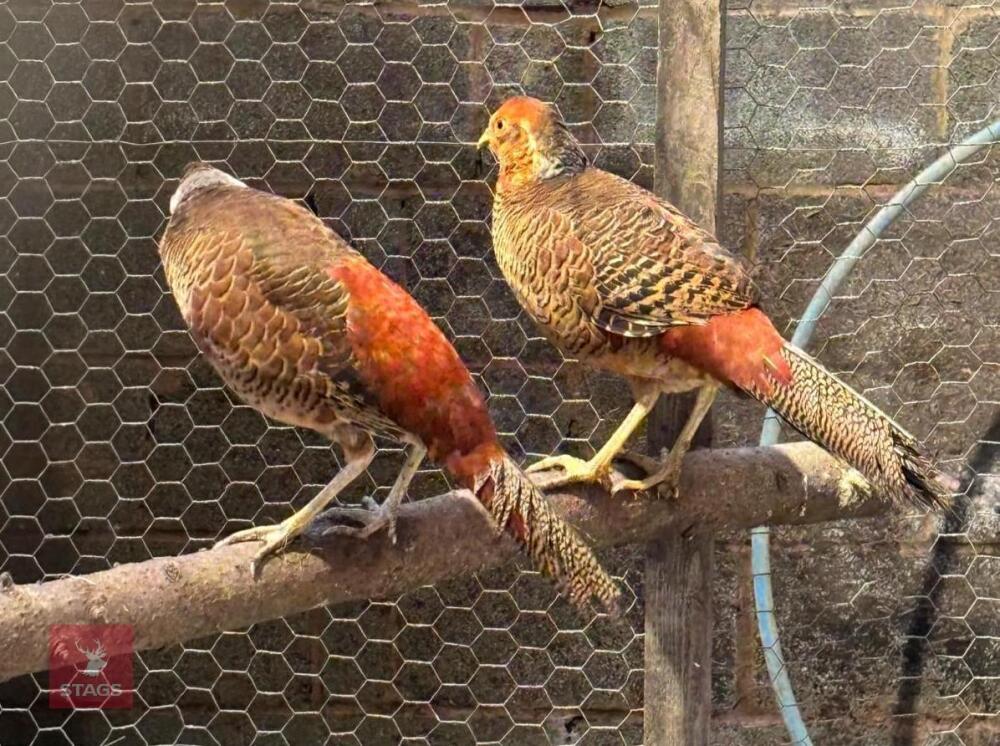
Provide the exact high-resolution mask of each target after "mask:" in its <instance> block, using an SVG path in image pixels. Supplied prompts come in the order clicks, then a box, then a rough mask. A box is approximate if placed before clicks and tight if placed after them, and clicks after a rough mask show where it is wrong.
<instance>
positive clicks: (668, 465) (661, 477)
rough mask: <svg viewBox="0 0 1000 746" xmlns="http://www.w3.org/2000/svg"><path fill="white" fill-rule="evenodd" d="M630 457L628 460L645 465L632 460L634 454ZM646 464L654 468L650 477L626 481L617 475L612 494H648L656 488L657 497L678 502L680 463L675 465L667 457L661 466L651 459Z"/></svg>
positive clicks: (644, 459)
mask: <svg viewBox="0 0 1000 746" xmlns="http://www.w3.org/2000/svg"><path fill="white" fill-rule="evenodd" d="M629 456H630V458H628V459H627V460H629V461H632V462H633V463H636V464H638V465H643V464H641V463H639V462H638V461H637V460H634V459H633V458H631V457H632V456H634V454H629ZM643 461H646V457H643ZM646 463H647V464H650V465H652V466H653V468H651V469H648V470H647V471H648V472H649V476H648V477H645V478H644V479H625V478H624V477H621V476H620V475H617V478H616V479H615V481H614V483H613V484H612V485H611V494H612V495H615V494H617V493H619V492H625V491H634V492H646V491H649V490H652V489H653V488H654V487H656V488H657V489H656V493H655V496H656V497H661V498H666V499H669V500H676V499H677V496H678V494H679V487H680V476H681V465H680V463H674V461H673V460H672V459H671V458H670V456H667V458H666V460H665V461H664V462H662V463H659V464H657V463H656V462H655V461H653V460H652V459H649V460H648V461H646Z"/></svg>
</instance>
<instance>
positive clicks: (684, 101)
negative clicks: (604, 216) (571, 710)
mask: <svg viewBox="0 0 1000 746" xmlns="http://www.w3.org/2000/svg"><path fill="white" fill-rule="evenodd" d="M724 13H725V7H724V0H660V10H659V30H660V45H659V46H660V49H659V64H658V68H657V90H658V100H657V125H656V162H655V169H656V191H657V193H658V194H660V195H661V196H664V197H666V198H667V199H669V200H670V201H671V202H673V203H674V204H675V205H677V206H678V207H679V208H680V209H681V210H682V211H683V212H685V213H686V214H687V215H689V216H690V217H691V218H693V219H694V220H696V221H697V222H698V223H700V224H701V225H702V226H704V227H705V228H708V229H709V230H712V229H714V228H715V211H716V205H717V202H718V196H719V151H720V142H721V129H722V116H721V112H722V97H721V91H722V87H721V80H722V62H723V49H724V44H723V29H724V26H725V24H724V21H723V19H724ZM692 401H693V399H692V397H691V395H686V396H672V397H662V398H661V400H660V402H659V403H658V404H657V407H656V409H655V410H654V411H653V413H652V415H651V416H650V419H649V422H648V426H647V440H648V442H649V447H650V449H651V451H652V452H653V453H659V452H660V450H661V449H662V448H663V447H665V446H669V445H670V444H671V443H673V441H674V438H675V437H676V435H677V433H678V432H679V430H680V428H681V426H682V425H683V423H684V421H685V419H686V418H687V415H688V413H689V412H690V408H691V404H692ZM711 432H712V425H711V415H709V417H706V418H705V422H704V423H703V425H702V428H701V429H700V430H699V432H698V437H697V438H696V439H695V443H694V445H695V446H706V445H709V444H710V442H711V438H712V435H711ZM712 550H713V537H712V534H711V533H710V532H708V531H702V530H700V529H699V527H697V526H695V527H693V528H692V529H691V530H690V531H688V532H686V533H685V534H683V535H675V536H672V537H668V538H665V539H660V540H658V541H654V542H651V543H650V544H648V545H647V546H646V553H645V554H646V569H645V580H644V584H645V596H646V620H645V630H646V651H645V669H646V674H645V696H644V702H645V712H644V731H645V739H644V741H645V744H646V746H707V744H708V742H709V730H710V722H711V714H712V574H713V573H712Z"/></svg>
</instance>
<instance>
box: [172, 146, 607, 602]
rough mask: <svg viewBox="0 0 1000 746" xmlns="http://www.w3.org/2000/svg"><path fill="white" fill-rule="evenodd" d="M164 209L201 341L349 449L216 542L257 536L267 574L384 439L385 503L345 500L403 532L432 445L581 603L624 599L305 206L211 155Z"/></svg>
mask: <svg viewBox="0 0 1000 746" xmlns="http://www.w3.org/2000/svg"><path fill="white" fill-rule="evenodd" d="M170 211H171V217H170V223H169V225H168V226H167V230H166V233H165V234H164V236H163V239H162V241H161V244H160V255H161V257H162V259H163V266H164V269H165V270H166V277H167V281H168V283H169V285H170V288H171V290H172V291H173V293H174V297H175V298H176V300H177V304H178V306H179V307H180V310H181V313H182V314H183V316H184V319H185V320H186V322H187V324H188V325H189V327H190V329H191V333H192V335H193V336H194V339H195V341H196V342H197V344H198V346H199V348H200V349H201V350H202V352H203V353H204V354H205V356H206V357H207V358H208V360H209V361H211V363H212V365H213V366H214V367H215V369H216V370H217V371H218V373H219V374H220V375H221V376H222V378H223V380H224V381H225V382H226V383H227V384H228V385H229V386H230V387H231V388H232V390H233V391H235V392H236V394H238V395H239V396H240V397H241V398H242V399H244V400H245V401H247V402H248V403H249V404H250V405H252V406H254V407H256V408H257V409H258V410H260V411H261V412H263V413H264V414H266V415H268V416H270V417H273V418H275V419H277V420H281V421H282V422H286V423H289V424H292V425H297V426H300V427H305V428H310V429H312V430H315V431H316V432H318V433H320V434H322V435H324V436H326V437H327V438H329V439H330V440H331V441H333V442H334V443H336V444H339V445H340V447H341V448H342V450H343V452H344V457H345V465H344V468H343V469H342V470H341V471H340V472H339V473H338V474H337V475H336V476H335V477H334V478H333V480H332V481H331V482H330V483H329V485H327V486H326V487H325V488H323V489H322V490H321V491H320V492H319V494H317V495H316V497H314V498H313V499H312V501H311V502H309V503H308V504H307V505H306V506H305V507H304V508H302V509H301V510H299V511H298V512H297V513H295V514H294V515H292V516H291V517H289V518H288V519H286V520H285V521H283V522H282V523H280V524H278V525H276V526H263V527H258V528H251V529H247V530H245V531H240V532H238V533H236V534H233V535H232V536H230V537H228V538H227V539H225V540H224V541H223V542H221V543H222V544H228V543H231V542H240V541H263V542H264V546H263V548H262V549H261V550H260V552H259V553H258V554H257V557H256V559H255V561H254V569H255V571H256V570H257V569H259V566H260V563H261V562H262V561H263V560H264V559H265V558H266V557H267V556H268V555H269V554H272V553H274V552H276V551H278V550H280V549H281V548H283V547H284V546H285V545H286V544H287V542H288V541H289V540H290V539H291V538H293V537H294V536H296V535H297V534H299V533H300V532H301V531H302V530H303V529H304V528H305V527H306V525H307V524H308V523H309V522H310V521H311V520H312V518H313V517H314V516H316V515H317V514H318V513H319V512H320V511H321V510H323V508H324V507H326V506H327V505H328V504H329V503H330V501H332V500H333V499H334V498H335V497H336V496H337V494H338V493H339V492H341V491H342V490H343V489H344V488H345V487H346V486H347V485H348V484H349V483H351V482H352V481H353V480H354V479H355V478H357V477H358V476H359V475H360V474H362V473H363V472H364V471H365V469H366V468H367V466H368V464H369V463H370V462H371V461H372V459H373V457H374V455H375V446H374V443H373V440H372V436H373V435H382V436H388V437H390V438H394V439H396V440H398V441H401V442H402V443H404V444H405V445H406V446H408V448H409V453H408V457H407V459H406V462H405V464H404V466H403V468H402V470H401V471H400V473H399V476H398V477H397V478H396V481H395V484H394V485H393V487H392V489H391V491H390V492H389V495H388V497H387V498H386V500H385V503H384V504H383V505H382V507H381V508H378V509H377V510H371V511H363V510H356V509H355V510H353V511H352V510H350V509H347V512H348V514H349V515H351V516H352V517H354V518H356V519H358V520H360V521H361V522H362V523H363V524H364V525H363V526H362V527H361V528H359V529H356V531H357V533H359V534H360V535H361V536H370V535H371V534H372V533H374V532H375V531H377V530H379V529H381V528H383V527H388V529H389V531H390V534H393V533H394V517H395V511H396V508H397V507H398V505H399V503H400V502H401V501H402V499H403V497H404V496H405V494H406V489H407V486H408V484H409V482H410V480H411V478H412V477H413V475H414V474H415V473H416V471H417V469H418V468H419V466H420V463H421V462H422V460H423V458H424V455H425V454H429V455H430V457H431V458H432V459H434V460H435V461H437V462H438V463H440V464H442V465H443V466H444V467H445V468H446V469H447V470H448V471H449V472H450V473H451V474H452V475H453V476H454V477H455V478H456V480H457V481H458V482H459V483H460V484H461V485H462V486H464V487H466V488H468V489H470V490H472V491H473V492H474V493H475V495H476V497H477V498H478V499H479V500H480V501H481V502H482V503H483V505H484V506H485V507H486V508H487V510H488V512H489V513H490V515H491V516H492V518H493V520H494V521H495V522H496V524H497V525H498V526H499V527H500V529H501V530H506V532H507V533H508V534H509V535H511V536H512V537H513V538H514V539H515V540H516V541H518V542H519V543H520V544H521V545H522V546H523V547H524V548H525V549H526V550H527V552H528V553H529V554H530V556H531V557H532V559H533V560H534V562H535V564H536V565H537V566H538V567H539V569H541V570H542V571H544V572H546V573H548V574H551V575H553V576H555V577H556V578H558V579H559V580H560V581H561V582H562V583H563V584H564V586H565V588H566V590H567V592H568V594H569V595H570V596H571V597H572V598H573V600H574V601H576V602H584V601H585V600H587V599H589V598H590V597H591V596H594V597H596V598H597V599H599V600H600V601H601V602H603V603H604V604H606V605H608V606H613V605H614V604H615V603H616V601H617V598H618V588H617V586H616V585H615V583H614V582H613V581H612V579H611V578H610V577H609V576H608V575H607V574H606V573H605V572H604V570H603V569H602V568H601V566H600V564H599V563H598V561H597V559H596V558H595V557H594V555H593V553H592V552H591V551H590V549H589V547H587V545H586V544H584V543H583V541H581V539H580V538H579V537H578V536H577V535H576V533H575V532H574V531H573V530H572V529H571V528H570V527H569V526H568V525H566V524H565V523H564V522H563V521H562V520H560V519H559V517H558V516H556V514H555V513H553V512H552V510H551V509H550V508H549V507H548V505H547V504H546V502H545V499H544V498H543V497H542V496H541V494H540V493H539V492H538V490H537V489H536V488H535V487H534V486H533V485H532V483H531V481H530V480H529V479H528V478H527V477H526V476H524V474H523V472H522V471H521V470H520V469H519V468H518V467H517V465H516V464H515V463H514V462H513V461H512V460H511V459H510V457H509V456H508V455H507V454H506V453H505V452H504V450H503V448H502V447H501V446H500V443H499V442H498V440H497V434H496V431H495V429H494V426H493V422H492V421H491V419H490V416H489V413H488V412H487V409H486V405H485V403H484V401H483V398H482V396H481V395H480V392H479V390H478V389H477V388H476V386H475V384H474V383H473V381H472V378H471V376H470V375H469V372H468V370H467V369H466V368H465V366H464V365H463V364H462V361H461V360H460V359H459V357H458V354H457V353H456V352H455V349H454V348H453V347H452V345H451V344H450V343H449V342H448V340H447V339H446V338H445V336H444V334H443V333H442V332H441V331H440V329H438V327H437V326H436V325H435V324H434V322H433V321H432V320H431V319H430V317H429V316H428V315H427V313H426V312H425V311H424V310H423V309H422V308H421V307H420V306H419V305H418V304H417V302H416V301H415V300H413V298H411V297H410V296H409V295H408V294H407V293H406V291H404V290H403V289H402V288H401V287H399V286H398V285H396V284H395V283H393V282H392V281H391V280H389V278H387V277H386V276H385V275H383V274H382V273H381V272H379V271H378V270H377V269H376V268H375V267H373V266H372V265H371V264H369V263H368V262H367V261H366V260H365V259H364V257H362V256H361V255H360V254H359V253H358V252H356V251H354V250H353V249H352V248H351V247H350V246H349V245H348V244H347V243H346V242H344V241H343V240H342V239H341V238H340V237H339V236H337V235H336V234H335V233H334V232H333V231H331V230H330V229H329V228H327V227H326V226H325V225H324V224H323V223H322V221H320V220H319V219H318V218H316V217H315V216H314V215H313V214H312V213H310V212H309V211H308V210H306V209H305V208H303V207H301V206H299V205H297V204H295V203H294V202H291V201H290V200H287V199H283V198H280V197H276V196H274V195H270V194H266V193H263V192H259V191H256V190H254V189H250V188H248V187H247V186H246V185H245V184H243V183H242V182H240V181H238V180H237V179H235V178H233V177H232V176H229V175H228V174H225V173H223V172H222V171H219V170H218V169H215V168H213V167H211V166H208V165H206V164H201V163H195V164H192V165H191V166H189V167H188V169H187V170H186V172H185V175H184V178H183V180H182V181H181V183H180V186H179V187H178V189H177V191H176V193H175V194H174V195H173V198H172V199H171V202H170ZM341 528H347V527H341Z"/></svg>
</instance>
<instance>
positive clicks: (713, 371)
mask: <svg viewBox="0 0 1000 746" xmlns="http://www.w3.org/2000/svg"><path fill="white" fill-rule="evenodd" d="M479 145H480V147H482V146H484V145H489V147H490V150H491V151H492V152H493V154H494V156H495V157H496V158H497V160H498V162H499V166H500V175H499V179H498V181H497V188H496V197H495V201H494V204H493V246H494V249H495V251H496V256H497V261H498V263H499V265H500V269H501V270H502V271H503V273H504V275H505V277H506V278H507V280H508V282H509V283H510V285H511V287H512V288H513V290H514V293H515V295H516V296H517V298H518V300H519V301H520V303H521V305H522V306H523V307H524V308H525V310H526V311H527V312H528V314H529V315H530V316H531V317H532V318H534V320H535V321H536V322H537V323H538V324H539V325H540V326H541V328H542V330H543V331H544V333H545V334H546V335H547V336H548V337H549V339H550V340H552V341H553V342H554V343H555V344H556V345H557V346H558V347H559V348H561V349H562V350H563V351H564V352H566V353H567V354H569V355H571V356H573V357H576V358H579V359H581V360H583V361H584V362H586V363H587V364H589V365H591V366H593V367H595V368H601V369H604V370H609V371H613V372H615V373H618V374H620V375H623V376H625V377H626V378H627V379H628V381H629V383H630V384H631V386H632V389H633V392H634V394H635V399H636V403H635V406H634V407H633V408H632V410H631V412H629V414H628V416H627V417H626V418H625V420H624V422H622V424H621V425H620V426H619V428H618V429H617V430H616V431H615V433H614V434H613V435H612V436H611V438H609V439H608V441H607V443H605V444H604V446H603V447H602V448H601V449H600V450H599V451H598V452H597V454H596V455H595V456H594V457H593V458H591V459H590V460H589V461H583V460H581V459H577V458H574V457H571V456H567V455H562V456H554V457H550V458H546V459H543V460H541V461H540V462H538V463H536V464H534V465H533V466H532V467H530V468H529V469H528V471H529V472H531V471H540V470H545V469H553V468H556V467H558V468H561V473H558V474H557V475H556V477H555V478H552V479H548V480H546V482H545V483H546V485H547V486H548V485H554V484H561V483H566V482H572V481H604V482H607V481H608V479H609V475H610V471H611V462H612V459H613V458H614V457H615V456H616V455H617V454H618V453H619V451H621V449H622V448H623V446H624V445H625V442H626V441H627V440H628V438H629V436H630V435H631V434H632V433H633V431H634V430H635V429H636V427H637V426H638V425H639V424H640V423H641V422H642V420H643V419H644V418H645V416H646V415H647V414H648V413H649V411H650V409H652V407H653V404H654V403H655V402H656V399H657V397H658V396H659V394H660V393H677V392H683V391H689V390H693V389H698V396H697V400H696V404H695V407H694V410H693V412H692V413H691V415H690V417H689V419H688V421H687V423H686V424H685V426H684V427H683V429H682V432H681V433H680V436H679V437H678V438H677V441H676V443H675V444H674V447H673V448H672V449H671V451H670V453H669V455H668V456H667V457H666V459H665V461H664V462H663V463H662V464H661V465H660V466H659V467H658V468H657V469H656V470H655V471H654V472H653V473H652V474H650V475H649V476H648V477H647V478H645V479H640V480H620V481H617V482H616V483H615V484H614V485H611V487H612V489H613V490H616V491H617V490H620V489H648V488H650V487H653V486H655V485H658V484H661V483H662V484H663V486H664V487H665V488H666V489H667V490H668V491H669V492H671V493H675V492H676V488H677V479H678V475H679V473H680V466H681V460H682V458H683V456H684V454H685V452H686V451H687V449H688V448H689V447H690V444H691V440H692V438H693V436H694V434H695V432H696V430H697V429H698V425H699V424H700V422H701V420H702V418H703V417H704V416H705V414H706V413H707V412H708V410H709V408H710V407H711V405H712V400H713V399H714V397H715V394H716V391H717V390H718V388H719V387H720V386H722V385H725V386H729V387H732V388H735V389H737V390H740V391H743V392H745V393H747V394H749V395H751V396H753V397H755V398H757V399H759V400H760V401H762V402H764V403H765V404H767V405H768V406H770V407H772V408H774V409H775V410H776V411H777V412H778V413H779V414H780V415H781V416H782V418H784V420H785V421H786V422H788V423H789V424H790V425H792V427H794V428H795V429H797V430H798V431H799V432H801V433H802V434H803V435H805V436H806V437H807V438H809V439H810V440H812V441H815V442H816V443H818V444H820V445H822V446H823V447H824V448H826V449H827V450H829V451H830V452H831V453H833V454H835V455H837V456H839V457H840V458H842V459H843V460H844V461H846V462H847V463H848V464H850V465H851V466H853V467H854V468H856V469H857V470H858V471H859V472H861V474H863V475H864V476H865V477H866V478H867V480H868V481H869V482H871V483H872V484H873V485H874V486H875V487H876V488H877V489H878V490H880V491H881V492H882V493H884V494H886V495H887V496H891V497H892V498H894V499H897V500H901V501H909V502H915V503H920V504H925V505H940V504H941V503H942V502H943V501H944V499H945V495H946V491H945V488H944V485H943V484H942V483H941V481H943V480H945V478H944V477H943V476H942V475H941V474H940V473H939V472H937V471H936V469H935V468H934V467H933V465H932V464H931V462H930V460H929V459H928V458H927V457H926V456H925V455H924V454H923V452H922V450H921V448H920V446H919V444H918V443H917V442H916V440H915V439H914V438H913V437H912V436H910V435H909V434H907V433H906V432H905V431H904V430H902V429H901V428H900V427H899V426H898V425H896V423H894V422H893V421H892V420H891V419H890V418H889V417H888V416H886V415H885V414H884V413H882V412H880V411H879V410H878V409H877V408H876V407H875V406H873V405H872V404H871V403H870V402H868V401H866V400H865V399H864V398H863V397H862V396H861V395H860V394H858V393H857V392H855V391H854V390H852V389H851V388H850V387H848V386H847V385H845V384H844V383H842V382H841V381H839V380H838V379H837V378H836V377H834V376H833V375H832V374H831V373H829V372H828V371H827V370H825V369H824V368H823V367H822V366H821V365H820V364H819V363H817V362H816V361H815V360H813V359H812V358H810V357H809V356H808V355H806V354H805V353H804V352H803V351H802V350H799V349H797V348H795V347H793V346H792V345H790V344H788V343H787V342H785V340H784V339H782V337H781V335H779V334H778V332H777V331H776V330H775V328H774V326H773V325H772V324H771V321H770V320H769V319H768V317H767V316H766V315H765V314H764V313H763V312H762V311H761V310H760V309H759V308H758V307H757V301H758V294H757V290H756V288H755V287H754V284H753V282H752V280H751V277H750V272H749V268H748V266H747V264H746V263H745V262H744V261H743V260H742V259H741V258H740V257H738V256H735V255H734V254H731V253H730V252H729V251H727V250H726V249H724V248H723V247H722V246H720V245H719V244H718V243H717V242H716V240H715V238H714V237H713V236H711V235H710V234H709V233H707V232H706V231H704V230H701V229H700V228H699V227H698V226H697V225H695V224H694V223H693V222H692V221H690V220H689V219H688V218H686V217H685V216H684V215H682V214H681V213H680V212H679V211H678V210H677V209H676V208H675V207H673V206H672V205H671V204H670V203H669V202H666V201H665V200H662V199H660V198H658V197H656V196H655V195H653V194H651V193H650V192H648V191H646V190H645V189H642V188H641V187H639V186H636V185H635V184H633V183H631V182H629V181H627V180H625V179H621V178H619V177H617V176H615V175H613V174H610V173H608V172H606V171H602V170H601V169H598V168H594V167H593V166H591V165H589V164H588V162H587V158H586V156H585V155H584V152H583V150H581V148H580V146H579V145H578V143H577V142H576V140H575V139H574V138H573V136H572V135H571V134H570V132H569V130H568V129H567V128H566V125H565V124H564V123H563V122H562V121H560V119H559V117H558V115H557V113H556V112H555V111H554V110H553V108H552V107H551V106H549V105H547V104H544V103H542V102H541V101H538V100H536V99H533V98H523V97H517V98H512V99H509V100H508V101H507V102H505V103H504V104H503V105H502V106H501V107H500V108H499V109H498V110H497V111H496V112H495V113H494V114H493V116H492V117H491V118H490V122H489V127H488V128H487V130H486V131H485V132H484V133H483V136H482V137H481V138H480V141H479Z"/></svg>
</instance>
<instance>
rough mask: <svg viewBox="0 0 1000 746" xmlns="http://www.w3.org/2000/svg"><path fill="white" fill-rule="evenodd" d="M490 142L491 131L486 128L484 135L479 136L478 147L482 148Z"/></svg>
mask: <svg viewBox="0 0 1000 746" xmlns="http://www.w3.org/2000/svg"><path fill="white" fill-rule="evenodd" d="M489 144H490V131H489V130H486V131H485V132H483V134H482V135H480V136H479V142H477V143H476V147H477V148H479V149H480V150H482V149H483V148H485V147H486V146H487V145H489Z"/></svg>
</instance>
